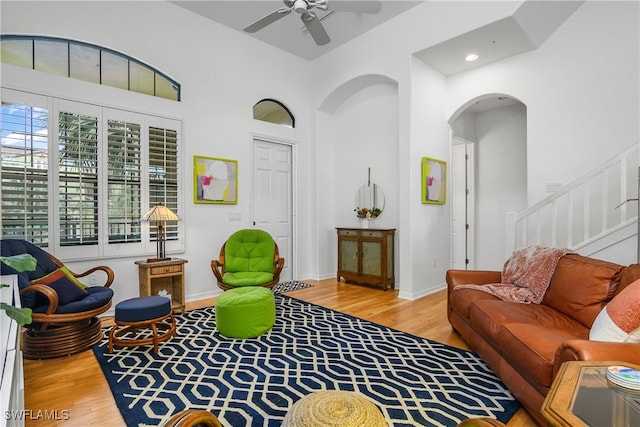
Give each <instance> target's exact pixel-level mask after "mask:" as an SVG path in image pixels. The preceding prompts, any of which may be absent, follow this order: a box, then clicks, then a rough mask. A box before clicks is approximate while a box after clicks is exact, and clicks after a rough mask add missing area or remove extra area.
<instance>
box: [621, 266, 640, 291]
mask: <svg viewBox="0 0 640 427" xmlns="http://www.w3.org/2000/svg"><path fill="white" fill-rule="evenodd" d="M638 279H640V264H631V265H629V266H627V267H623V268H622V270H620V284H619V285H618V288H617V289H616V295H617V294H619V293H620V292H622V290H623V289H624V288H626V287H627V286H629V285H630V284H632V283H633V282H635V281H636V280H638Z"/></svg>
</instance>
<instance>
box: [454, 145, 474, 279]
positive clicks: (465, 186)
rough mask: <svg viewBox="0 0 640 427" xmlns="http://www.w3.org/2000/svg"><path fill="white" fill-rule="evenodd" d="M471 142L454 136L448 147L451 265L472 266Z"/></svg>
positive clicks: (462, 267) (472, 174) (461, 268)
mask: <svg viewBox="0 0 640 427" xmlns="http://www.w3.org/2000/svg"><path fill="white" fill-rule="evenodd" d="M473 148H474V145H473V144H470V143H468V142H466V141H462V140H459V139H458V138H454V140H453V146H452V150H451V199H452V202H451V203H452V205H451V268H454V269H460V270H466V269H472V268H473V263H474V259H475V256H474V253H473V248H474V239H473V235H474V224H473V222H474V216H473V212H474V204H473V200H474V195H473V179H474V178H473V177H474V173H473V152H474V151H473Z"/></svg>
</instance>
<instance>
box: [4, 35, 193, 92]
mask: <svg viewBox="0 0 640 427" xmlns="http://www.w3.org/2000/svg"><path fill="white" fill-rule="evenodd" d="M0 57H1V58H2V62H5V63H8V64H13V65H17V66H19V67H25V68H30V69H32V70H36V71H43V72H45V73H50V74H56V75H59V76H65V77H70V78H72V79H78V80H84V81H88V82H92V83H97V84H102V85H106V86H112V87H117V88H120V89H125V90H130V91H132V92H138V93H144V94H147V95H152V96H158V97H160V98H166V99H171V100H173V101H180V84H179V83H178V82H176V81H175V80H173V79H171V78H170V77H168V76H167V75H166V74H164V73H162V72H161V71H159V70H157V69H155V68H153V67H151V66H149V65H147V64H144V63H143V62H141V61H139V60H136V59H134V58H132V57H130V56H127V55H125V54H122V53H120V52H116V51H114V50H112V49H108V48H105V47H101V46H97V45H93V44H90V43H84V42H79V41H75V40H67V39H61V38H56V37H43V36H25V35H2V36H0Z"/></svg>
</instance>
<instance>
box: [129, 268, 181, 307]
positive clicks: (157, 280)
mask: <svg viewBox="0 0 640 427" xmlns="http://www.w3.org/2000/svg"><path fill="white" fill-rule="evenodd" d="M187 262H188V261H187V260H185V259H180V258H171V259H169V260H165V261H155V262H147V261H136V264H137V265H138V281H139V284H140V296H141V297H142V296H151V295H158V293H159V292H161V291H166V292H167V294H169V295H171V308H172V310H173V311H180V312H181V313H184V307H185V300H184V265H185V264H186V263H187Z"/></svg>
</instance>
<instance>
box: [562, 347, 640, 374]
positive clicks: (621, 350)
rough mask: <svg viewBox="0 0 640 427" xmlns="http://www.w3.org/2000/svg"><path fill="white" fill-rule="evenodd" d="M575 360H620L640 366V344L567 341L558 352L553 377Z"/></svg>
mask: <svg viewBox="0 0 640 427" xmlns="http://www.w3.org/2000/svg"><path fill="white" fill-rule="evenodd" d="M574 360H619V361H621V362H629V363H635V364H640V343H622V342H605V341H590V340H567V341H565V342H564V343H562V344H561V345H560V347H559V348H558V350H556V360H555V363H554V366H553V377H554V378H555V376H556V374H557V373H558V370H559V369H560V365H562V364H563V363H564V362H569V361H574Z"/></svg>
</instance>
